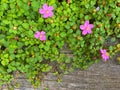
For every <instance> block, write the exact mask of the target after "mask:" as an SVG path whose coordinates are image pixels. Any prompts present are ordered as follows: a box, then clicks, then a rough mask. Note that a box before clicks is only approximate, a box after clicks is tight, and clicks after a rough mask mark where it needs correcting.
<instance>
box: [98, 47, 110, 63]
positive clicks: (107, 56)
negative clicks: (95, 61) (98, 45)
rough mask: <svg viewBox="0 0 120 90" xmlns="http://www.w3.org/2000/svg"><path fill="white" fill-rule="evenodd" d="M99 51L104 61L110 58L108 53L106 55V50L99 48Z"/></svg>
mask: <svg viewBox="0 0 120 90" xmlns="http://www.w3.org/2000/svg"><path fill="white" fill-rule="evenodd" d="M100 52H101V55H102V58H103V59H104V61H105V62H106V61H107V60H108V59H109V58H110V57H109V55H108V53H107V52H106V50H105V49H101V50H100Z"/></svg>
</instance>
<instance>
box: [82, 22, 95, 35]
mask: <svg viewBox="0 0 120 90" xmlns="http://www.w3.org/2000/svg"><path fill="white" fill-rule="evenodd" d="M93 27H94V26H93V24H89V21H85V23H84V25H80V29H81V30H82V35H86V34H87V33H88V34H90V33H92V30H91V29H92V28H93Z"/></svg>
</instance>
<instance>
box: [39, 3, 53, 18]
mask: <svg viewBox="0 0 120 90" xmlns="http://www.w3.org/2000/svg"><path fill="white" fill-rule="evenodd" d="M53 9H54V8H53V6H48V5H47V4H44V5H43V7H42V8H40V9H39V13H40V14H43V17H44V18H48V17H52V16H53V12H52V10H53Z"/></svg>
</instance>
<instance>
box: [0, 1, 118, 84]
mask: <svg viewBox="0 0 120 90" xmlns="http://www.w3.org/2000/svg"><path fill="white" fill-rule="evenodd" d="M119 39H120V0H1V1H0V84H1V85H2V84H9V83H11V82H12V81H13V80H14V72H19V73H24V74H26V77H27V78H28V79H29V80H30V81H31V83H32V84H34V85H35V86H37V85H39V84H40V82H41V81H42V79H43V77H44V75H46V74H47V73H49V72H53V73H54V74H56V75H58V77H59V76H61V74H62V73H67V72H69V71H71V70H73V69H75V68H80V69H87V68H88V67H89V66H90V65H92V64H93V63H97V62H99V60H101V59H102V60H103V62H106V63H107V60H110V58H112V56H113V55H115V53H116V52H119V50H120V43H119V42H118V43H115V42H116V41H119ZM107 40H109V42H110V43H111V44H109V45H108V44H106V41H107ZM65 44H67V47H68V48H69V50H70V51H71V52H72V57H68V56H67V55H66V54H65V53H64V52H60V50H62V49H64V46H65ZM118 60H119V57H118ZM119 61H120V60H119Z"/></svg>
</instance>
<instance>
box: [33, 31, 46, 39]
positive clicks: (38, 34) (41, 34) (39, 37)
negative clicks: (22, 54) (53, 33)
mask: <svg viewBox="0 0 120 90" xmlns="http://www.w3.org/2000/svg"><path fill="white" fill-rule="evenodd" d="M34 37H35V38H37V39H40V40H41V41H45V40H46V36H45V32H44V31H41V32H39V31H36V33H35V35H34Z"/></svg>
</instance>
